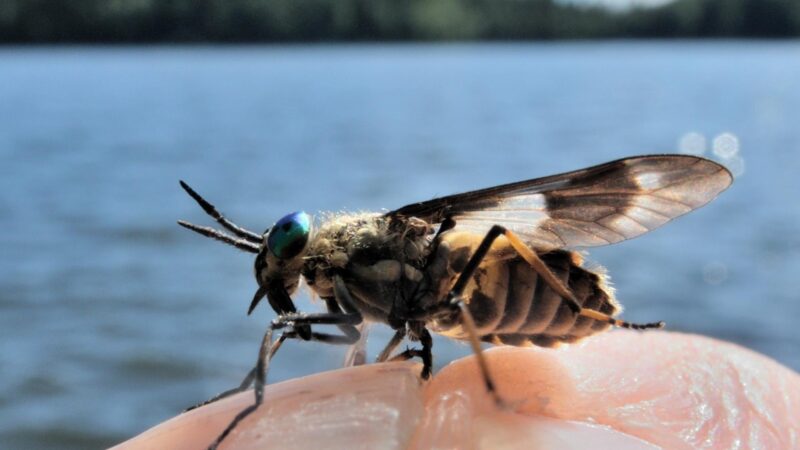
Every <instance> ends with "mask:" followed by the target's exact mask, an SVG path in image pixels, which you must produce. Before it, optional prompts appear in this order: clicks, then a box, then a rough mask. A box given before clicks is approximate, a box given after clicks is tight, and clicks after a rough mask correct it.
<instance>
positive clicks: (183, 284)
mask: <svg viewBox="0 0 800 450" xmlns="http://www.w3.org/2000/svg"><path fill="white" fill-rule="evenodd" d="M798 112H800V43H798V42H752V43H750V42H714V43H696V42H677V43H659V42H648V43H624V42H614V43H599V44H594V43H568V44H487V45H397V46H395V45H391V46H385V45H363V46H362V45H343V46H277V47H209V48H204V47H185V48H184V47H156V48H138V47H120V48H115V47H111V48H3V49H0V171H2V176H0V230H2V233H0V248H2V252H1V254H0V329H2V333H3V335H2V339H1V341H2V346H0V379H1V380H2V387H0V442H3V446H4V447H6V448H16V449H22V448H56V447H58V448H69V449H84V448H100V447H104V446H108V445H111V444H113V443H116V442H118V441H120V440H122V439H124V438H127V437H129V436H132V435H133V434H135V433H138V432H140V431H142V430H144V429H145V428H147V427H149V426H151V425H154V424H155V423H157V422H159V421H162V420H164V419H166V418H168V417H170V416H173V415H175V414H176V413H178V412H179V411H180V410H181V409H182V408H184V407H185V406H187V405H190V404H193V403H195V402H197V401H200V400H202V399H205V398H207V397H209V396H211V395H212V394H215V393H217V392H219V391H221V390H223V389H225V388H228V387H231V386H233V385H234V384H238V382H239V381H240V379H241V377H242V376H243V375H244V374H245V373H246V371H247V370H248V369H249V367H250V366H251V365H252V363H253V361H254V358H255V356H256V352H257V346H258V342H259V339H260V338H261V334H262V333H263V330H264V327H265V325H266V324H267V323H268V321H269V320H270V319H271V318H272V317H273V316H272V313H271V312H269V311H268V309H269V308H266V307H261V308H259V310H258V311H257V312H256V313H255V314H254V315H253V316H252V317H247V316H246V315H245V311H246V308H247V305H248V303H249V301H250V298H251V296H252V294H253V292H254V290H255V281H254V279H253V276H252V258H251V256H250V255H248V254H244V253H241V252H237V251H235V250H233V249H232V248H230V247H227V246H223V245H220V244H218V243H215V242H212V241H209V240H206V239H202V238H200V237H198V236H196V235H193V234H191V233H189V232H187V231H186V230H183V229H181V228H179V227H178V226H177V225H176V224H175V220H176V219H179V218H184V219H190V220H192V221H195V222H200V223H203V224H211V222H210V220H209V219H208V218H206V217H205V216H204V214H203V213H202V211H201V210H200V209H199V208H198V207H197V206H196V205H195V204H194V203H193V202H192V201H191V199H189V198H188V197H187V196H186V195H185V194H184V193H183V192H182V191H181V190H180V188H179V187H178V179H185V180H187V181H188V182H190V183H191V184H192V185H193V186H194V187H195V188H196V189H197V190H198V191H200V192H201V193H202V194H204V195H205V196H207V198H209V199H210V200H212V201H213V202H215V203H216V204H217V205H218V206H219V207H220V208H221V209H222V210H223V211H224V212H225V213H227V214H228V215H229V216H230V217H232V218H234V219H235V220H236V221H237V222H239V223H241V224H242V225H244V226H247V227H248V228H251V229H255V230H257V231H261V230H263V229H264V228H266V227H267V226H269V225H271V224H272V222H273V221H275V220H277V219H278V218H280V217H281V216H283V215H284V214H286V213H288V212H291V211H294V210H299V209H304V210H306V211H309V212H312V211H318V210H340V209H349V210H361V209H369V210H379V209H381V208H387V209H389V208H396V207H398V206H401V205H404V204H406V203H410V202H414V201H418V200H424V199H428V198H431V197H433V196H437V195H443V194H449V193H455V192H459V191H463V190H468V189H473V188H480V187H485V186H491V185H495V184H499V183H504V182H510V181H515V180H520V179H526V178H532V177H536V176H542V175H549V174H553V173H557V172H562V171H567V170H572V169H577V168H581V167H585V166H588V165H592V164H596V163H600V162H605V161H608V160H611V159H616V158H620V157H624V156H629V155H634V154H643V153H658V152H674V151H678V150H681V149H683V150H691V151H702V150H703V149H704V148H705V149H706V154H707V155H709V156H712V157H715V154H714V152H713V150H714V148H715V147H714V142H715V141H714V140H715V138H716V137H718V136H720V135H722V137H721V138H719V139H717V140H716V144H717V146H716V149H717V151H718V152H717V153H718V154H720V155H728V156H730V154H731V153H732V151H731V149H732V150H733V151H735V150H737V148H738V153H737V155H735V156H734V158H733V159H729V160H728V161H729V163H730V164H731V165H732V166H733V168H734V169H735V170H736V172H737V173H740V175H739V177H738V179H737V180H736V182H735V184H734V186H733V187H732V188H731V189H730V190H728V191H727V192H725V193H724V194H723V195H722V196H721V197H720V198H719V199H718V200H717V201H715V202H713V203H712V204H710V205H709V206H708V207H706V208H704V209H702V210H700V211H697V212H695V213H693V214H690V215H688V216H686V217H684V218H681V219H680V220H678V221H676V222H673V223H671V224H668V225H667V226H665V227H663V228H661V229H659V230H658V231H656V232H653V233H651V234H648V235H647V236H645V237H642V238H639V239H636V240H634V241H630V242H625V243H622V244H619V245H615V246H611V247H605V248H601V249H597V250H594V251H592V253H591V259H592V260H593V261H596V262H597V263H600V264H603V265H605V266H606V267H608V269H609V271H610V273H611V275H612V277H613V279H614V281H615V285H616V287H617V293H618V297H619V299H620V300H621V301H622V303H623V304H624V305H625V306H626V313H625V315H624V317H625V318H627V319H628V320H633V321H653V320H659V319H662V320H665V321H667V323H668V326H669V328H670V329H672V330H680V331H687V332H693V333H702V334H706V335H710V336H714V337H717V338H721V339H726V340H731V341H734V342H738V343H740V344H742V345H745V346H747V347H750V348H752V349H755V350H757V351H760V352H763V353H765V354H767V355H770V356H771V357H773V358H775V359H777V360H778V361H780V362H782V363H784V364H786V365H787V366H789V367H792V368H794V369H800V350H798V349H800V332H798V329H797V322H798V318H800V298H798V297H800V294H798V292H800V278H798V274H800V206H799V205H800V202H799V201H798V198H799V195H798V194H800V181H798V180H799V179H800V128H799V127H798V119H797V117H798ZM725 133H730V134H725ZM733 137H735V139H733ZM737 142H738V147H736V146H733V147H731V144H732V143H733V144H735V143H737ZM726 151H727V152H728V153H726ZM298 304H299V306H300V308H301V309H304V310H313V309H319V308H320V306H319V305H317V304H312V303H311V301H310V300H309V298H308V296H306V295H301V296H299V297H298ZM388 336H389V332H388V331H387V330H386V329H385V328H382V327H378V329H376V330H374V332H373V333H372V335H371V338H372V339H371V341H370V342H371V345H370V350H371V356H372V357H374V356H375V355H376V354H377V351H378V349H379V348H380V347H381V345H382V344H383V342H385V340H386V339H387V338H388ZM468 353H469V350H468V349H467V348H466V347H465V346H463V345H459V344H454V343H451V342H448V341H446V340H444V339H437V340H436V341H435V345H434V354H435V358H436V361H437V367H441V365H442V364H445V363H446V362H447V361H449V360H452V359H454V358H457V357H459V356H462V355H466V354H468ZM341 358H342V351H341V349H336V348H330V347H327V346H323V345H320V344H311V343H294V342H292V343H289V344H287V346H286V348H285V350H282V352H281V354H279V356H278V357H277V358H276V360H275V364H274V365H273V370H272V372H271V373H270V378H271V379H272V380H282V379H287V378H291V377H295V376H299V375H303V374H310V373H315V372H318V371H322V370H326V369H331V368H334V367H337V366H338V365H339V364H340V362H341Z"/></svg>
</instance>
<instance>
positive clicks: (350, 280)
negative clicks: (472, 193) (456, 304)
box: [303, 213, 433, 323]
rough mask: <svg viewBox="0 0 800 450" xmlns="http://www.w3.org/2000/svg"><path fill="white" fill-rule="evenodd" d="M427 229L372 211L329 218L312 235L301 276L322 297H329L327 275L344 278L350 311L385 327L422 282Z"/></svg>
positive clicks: (420, 223) (416, 222) (415, 222)
mask: <svg viewBox="0 0 800 450" xmlns="http://www.w3.org/2000/svg"><path fill="white" fill-rule="evenodd" d="M432 236H433V227H431V226H430V225H429V224H428V223H427V222H424V221H422V220H418V219H413V218H412V219H409V220H403V221H394V222H392V221H391V220H390V219H388V218H386V217H385V216H382V215H379V214H374V213H360V214H330V215H328V216H326V217H323V220H322V221H321V224H320V226H319V228H318V229H317V230H316V232H315V233H314V235H313V236H312V238H311V240H310V242H309V245H308V248H307V251H306V255H305V257H304V264H303V277H304V278H305V280H306V284H308V285H309V286H310V287H311V289H313V290H314V291H315V292H316V294H317V295H319V296H320V297H322V298H334V293H333V277H334V275H339V276H341V277H342V279H343V280H344V282H345V284H346V286H347V288H348V290H349V292H350V294H351V296H352V300H353V303H354V304H353V305H345V304H341V306H342V307H343V308H344V309H346V310H347V309H349V307H354V308H355V309H357V310H358V311H359V312H361V314H362V315H363V316H364V317H365V318H366V319H368V320H371V321H378V322H386V323H390V322H391V318H392V317H395V316H398V315H402V313H403V311H404V309H405V308H408V307H409V306H410V304H411V302H412V299H413V298H414V296H415V293H416V291H417V290H418V289H419V286H420V282H421V281H422V279H423V268H424V265H425V261H426V260H427V257H428V252H429V247H430V241H431V238H432Z"/></svg>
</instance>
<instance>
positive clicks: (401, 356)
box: [379, 328, 433, 380]
mask: <svg viewBox="0 0 800 450" xmlns="http://www.w3.org/2000/svg"><path fill="white" fill-rule="evenodd" d="M404 334H405V333H404ZM404 334H403V335H404ZM398 335H399V334H398V333H395V335H394V337H393V338H392V341H390V342H389V345H387V346H386V349H384V350H383V352H381V356H382V357H383V356H385V357H384V359H383V360H379V362H383V361H406V360H409V359H411V358H415V357H419V358H421V359H422V373H421V374H420V377H422V379H423V380H427V379H428V378H430V377H431V372H432V370H433V352H431V349H432V348H433V338H432V337H431V333H430V332H429V331H428V330H427V329H425V328H423V329H422V333H421V334H420V336H419V341H420V343H421V344H422V348H421V349H419V348H408V349H406V350H405V351H404V352H401V353H398V354H396V355H394V356H392V357H391V358H389V353H391V350H393V349H394V347H397V344H399V343H400V341H402V340H403V337H402V336H403V335H399V336H401V337H400V338H399V339H397V341H396V342H395V338H396V337H397V336H398ZM384 353H386V355H384Z"/></svg>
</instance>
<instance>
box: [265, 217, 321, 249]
mask: <svg viewBox="0 0 800 450" xmlns="http://www.w3.org/2000/svg"><path fill="white" fill-rule="evenodd" d="M310 231H311V217H310V216H309V215H308V214H306V213H304V212H303V211H298V212H293V213H291V214H289V215H287V216H285V217H283V218H282V219H281V220H279V221H278V222H277V223H276V224H275V226H273V227H272V228H271V229H270V230H269V235H268V236H267V248H268V249H269V251H270V252H272V254H273V255H275V256H277V257H278V258H280V259H289V258H292V257H294V256H297V254H299V253H300V252H301V251H303V249H304V248H305V246H306V243H307V242H308V234H309V233H310Z"/></svg>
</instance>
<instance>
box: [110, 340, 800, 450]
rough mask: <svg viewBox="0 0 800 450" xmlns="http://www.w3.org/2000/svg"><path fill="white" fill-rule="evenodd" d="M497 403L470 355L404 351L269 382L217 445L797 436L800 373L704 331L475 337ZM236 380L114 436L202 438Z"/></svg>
mask: <svg viewBox="0 0 800 450" xmlns="http://www.w3.org/2000/svg"><path fill="white" fill-rule="evenodd" d="M486 356H487V359H488V361H489V367H490V370H491V372H492V376H493V378H494V380H495V382H496V385H497V387H498V391H499V393H500V395H501V396H502V397H503V398H504V399H505V400H506V402H507V403H509V404H512V405H515V406H516V408H515V411H513V412H512V411H501V410H498V409H497V407H496V406H495V404H494V403H493V401H492V400H491V398H490V397H489V396H488V395H487V394H486V391H485V388H484V385H483V383H482V381H481V379H480V376H479V373H478V370H477V366H476V364H475V359H474V357H468V358H464V359H461V360H458V361H455V362H453V363H451V364H449V365H448V366H446V367H445V368H443V369H442V370H441V371H440V372H439V373H438V374H436V376H435V377H434V378H433V379H432V380H431V381H430V382H428V383H422V382H420V380H419V378H418V374H419V370H420V369H419V365H416V364H413V363H384V364H370V365H366V366H359V367H354V368H348V369H341V370H335V371H331V372H325V373H321V374H317V375H313V376H309V377H304V378H300V379H295V380H291V381H287V382H283V383H278V384H274V385H270V386H268V387H267V388H266V391H265V398H264V404H263V405H262V406H261V407H259V408H258V410H256V411H255V412H254V413H253V414H251V415H250V416H249V417H248V418H247V419H245V420H244V421H243V422H242V423H240V424H239V425H238V426H237V428H236V429H235V430H234V432H233V433H232V434H231V435H230V436H228V438H227V439H226V440H225V441H224V442H223V444H222V445H221V446H220V448H221V449H234V448H235V449H251V448H252V449H255V448H259V449H265V448H280V449H286V448H292V449H295V448H309V449H315V450H316V449H323V448H324V449H333V448H343V449H344V448H346V449H352V448H385V449H395V448H396V449H430V448H441V449H444V448H458V449H474V450H483V449H493V450H494V449H517V448H519V449H554V448H557V449H571V448H575V449H577V448H581V449H583V448H612V447H613V448H615V449H619V448H630V449H653V448H660V447H663V448H670V449H697V448H769V449H792V448H800V420H798V419H800V375H798V374H797V373H795V372H793V371H792V370H790V369H787V368H786V367H783V366H781V365H780V364H778V363H776V362H775V361H773V360H771V359H769V358H767V357H765V356H762V355H760V354H757V353H754V352H752V351H750V350H747V349H744V348H742V347H739V346H736V345H733V344H729V343H725V342H720V341H717V340H713V339H710V338H705V337H701V336H694V335H686V334H680V333H671V332H658V331H654V332H647V333H637V332H631V331H624V330H615V331H613V332H609V333H605V334H603V335H600V336H596V337H592V338H590V339H587V340H586V341H584V342H583V343H580V344H574V345H571V346H565V347H564V348H561V349H557V350H552V349H542V348H538V347H533V348H514V347H499V348H495V349H491V350H488V351H486ZM252 402H253V394H252V391H247V392H244V393H241V394H238V395H235V396H232V397H229V398H226V399H223V400H221V401H218V402H215V403H212V404H210V405H207V406H204V407H202V408H198V409H196V410H193V411H190V412H188V413H185V414H181V415H179V416H177V417H175V418H173V419H171V420H168V421H167V422H164V423H162V424H160V425H157V426H156V427H154V428H152V429H150V430H148V431H146V432H145V433H142V434H141V435H139V436H137V437H135V438H133V439H131V440H129V441H127V442H125V443H123V444H120V445H119V446H117V447H115V449H118V450H122V449H124V450H130V449H143V448H158V449H163V448H169V449H191V450H198V449H203V448H206V447H207V446H208V444H209V443H210V442H211V441H213V440H214V438H215V437H216V436H217V435H218V434H219V433H220V432H221V430H222V429H224V428H225V426H227V424H228V423H229V422H230V420H231V419H232V418H233V416H234V415H235V414H236V413H238V412H239V411H240V410H242V409H243V408H245V407H247V406H249V405H250V404H252Z"/></svg>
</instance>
